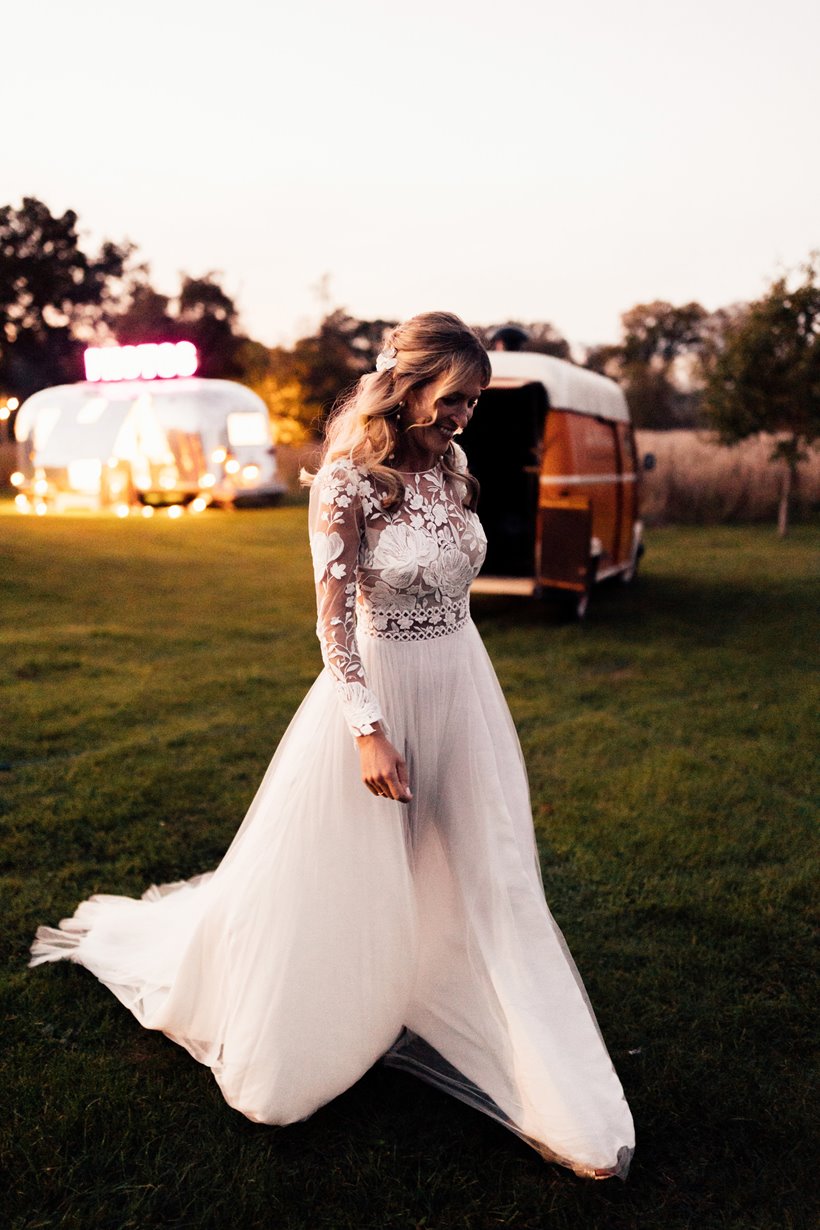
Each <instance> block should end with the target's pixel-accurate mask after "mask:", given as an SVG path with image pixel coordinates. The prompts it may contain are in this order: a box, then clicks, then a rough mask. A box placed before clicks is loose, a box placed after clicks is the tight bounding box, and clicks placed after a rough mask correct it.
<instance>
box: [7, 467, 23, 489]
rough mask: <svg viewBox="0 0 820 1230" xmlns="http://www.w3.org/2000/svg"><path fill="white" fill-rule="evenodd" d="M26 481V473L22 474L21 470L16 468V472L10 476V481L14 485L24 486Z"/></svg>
mask: <svg viewBox="0 0 820 1230" xmlns="http://www.w3.org/2000/svg"><path fill="white" fill-rule="evenodd" d="M25 481H26V476H25V474H21V473H20V471H19V470H15V471H14V473H13V474H12V475H11V477H10V478H9V482H10V483H11V485H12V487H22V485H23V483H24V482H25Z"/></svg>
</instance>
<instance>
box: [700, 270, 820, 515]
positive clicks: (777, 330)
mask: <svg viewBox="0 0 820 1230" xmlns="http://www.w3.org/2000/svg"><path fill="white" fill-rule="evenodd" d="M818 259H820V256H818V254H817V253H813V254H812V255H811V257H810V258H809V260H808V261H807V263H806V264H805V265H803V266H802V267H801V268H800V269H799V270H798V271H797V275H798V280H797V282H796V284H794V285H791V283H792V282H793V280H794V275H792V277H791V278H790V277H789V276H784V277H780V278H777V279H776V280H775V281H774V282H773V283H772V285H771V286H770V288H769V290H768V292H767V293H766V294H765V295H764V296H763V297H762V298H760V299H758V300H756V301H755V302H754V303H751V304H749V305H748V308H747V309H746V311H745V312H744V313H742V314H739V315H738V314H737V313H736V315H735V319H734V321H733V322H730V323H729V325H728V327H727V328H726V330H725V332H724V334H723V336H722V337H721V338H719V339H716V340H715V342H714V346H713V352H712V354H711V355H710V356H709V360H708V365H707V371H708V375H707V384H706V398H705V412H706V415H707V418H708V420H709V421H710V422H711V424H712V426H714V427H715V428H716V430H717V432H718V435H719V437H720V439H721V441H722V442H723V443H724V444H728V445H731V444H736V443H737V442H738V441H740V440H743V439H745V438H746V437H747V436H751V435H756V434H757V433H758V432H773V433H774V434H775V435H777V436H778V439H777V443H776V445H775V447H774V449H773V451H772V455H771V460H772V461H775V462H777V461H780V462H781V463H782V464H783V486H782V490H781V497H780V507H779V510H778V518H777V524H778V532H779V534H780V536H781V537H783V536H784V535H785V534H786V532H787V530H788V524H789V512H790V501H791V496H792V493H793V491H794V489H795V486H796V484H797V478H798V465H799V463H800V462H801V461H803V460H805V459H806V458H807V456H808V449H809V448H810V447H814V446H815V445H816V442H817V440H818V437H820V285H819V284H818V268H817V264H818Z"/></svg>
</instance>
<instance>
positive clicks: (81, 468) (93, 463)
mask: <svg viewBox="0 0 820 1230" xmlns="http://www.w3.org/2000/svg"><path fill="white" fill-rule="evenodd" d="M101 477H102V463H101V462H100V459H99V458H98V457H83V458H79V459H78V460H76V461H69V463H68V485H69V487H70V488H71V490H72V491H82V492H84V493H85V494H86V495H99V492H100V479H101ZM34 490H35V491H36V490H37V485H36V484H35V487H34Z"/></svg>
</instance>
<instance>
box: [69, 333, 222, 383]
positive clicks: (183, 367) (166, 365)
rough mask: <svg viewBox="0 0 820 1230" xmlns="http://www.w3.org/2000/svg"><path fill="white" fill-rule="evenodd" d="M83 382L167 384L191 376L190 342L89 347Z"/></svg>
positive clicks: (196, 361) (193, 361) (192, 347)
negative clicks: (132, 381)
mask: <svg viewBox="0 0 820 1230" xmlns="http://www.w3.org/2000/svg"><path fill="white" fill-rule="evenodd" d="M84 360H85V378H86V380H92V381H97V380H156V379H157V377H159V378H160V379H161V380H170V379H172V378H173V377H174V376H193V374H194V372H195V371H196V369H197V367H198V365H199V359H198V356H197V353H196V346H195V345H194V344H193V342H160V343H159V344H157V343H156V342H144V343H143V344H142V345H141V346H89V348H88V349H87V350H86V352H85V355H84Z"/></svg>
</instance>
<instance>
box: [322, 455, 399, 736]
mask: <svg viewBox="0 0 820 1230" xmlns="http://www.w3.org/2000/svg"><path fill="white" fill-rule="evenodd" d="M373 500H374V495H373V488H372V484H371V483H370V480H369V479H368V478H367V477H366V476H363V475H362V474H360V473H359V472H358V471H357V470H356V469H354V468H352V467H350V466H347V465H344V464H341V463H337V464H335V465H332V466H328V467H327V468H326V469H322V470H320V471H319V473H318V474H317V475H316V478H315V479H314V481H313V486H312V487H311V492H310V517H309V526H310V551H311V555H312V557H313V575H314V578H315V580H316V606H317V610H318V620H317V624H316V635H317V636H318V637H319V643H320V645H321V647H322V660H323V662H324V664H325V666H326V667H327V668H328V670H329V671H330V673H331V675H332V676H333V678H334V680H335V683H336V691H337V693H338V696H339V700H340V701H341V705H342V711H343V713H344V717H345V721H346V722H347V725H348V726H349V728H350V730H351V732H352V733H353V734H354V735H368V734H372V732H373V723H374V722H382V723H383V722H384V718H383V715H382V712H381V709H380V708H379V702H378V701H377V700H376V697H375V696H374V695H373V693H372V692H371V691H370V690H369V688H368V686H367V680H366V679H365V673H364V668H363V666H362V662H361V658H360V657H359V649H358V645H357V643H356V565H357V562H358V557H359V544H360V541H361V536H362V533H363V530H364V516H365V513H366V511H367V510H368V509H369V508H370V507H372V506H373Z"/></svg>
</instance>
